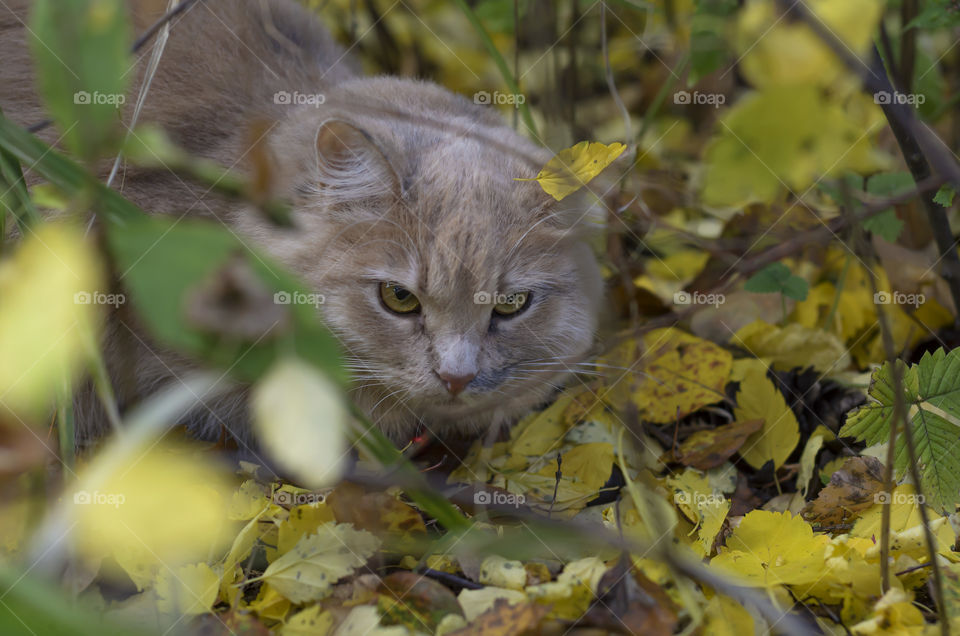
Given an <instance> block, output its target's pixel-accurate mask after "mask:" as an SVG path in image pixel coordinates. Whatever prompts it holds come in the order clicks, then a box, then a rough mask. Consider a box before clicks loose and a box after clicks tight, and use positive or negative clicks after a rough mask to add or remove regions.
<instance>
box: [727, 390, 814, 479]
mask: <svg viewBox="0 0 960 636" xmlns="http://www.w3.org/2000/svg"><path fill="white" fill-rule="evenodd" d="M733 414H734V417H735V418H736V419H737V420H738V421H747V420H758V419H759V420H763V428H761V429H760V430H759V431H757V432H756V433H754V434H753V435H751V436H750V437H748V438H747V441H745V442H744V443H743V446H742V447H741V448H740V456H741V457H743V459H744V460H745V461H746V462H747V463H748V464H750V465H751V466H753V467H754V468H760V467H761V466H763V465H764V464H766V463H767V462H768V461H770V460H771V459H772V460H773V465H774V467H775V468H780V467H781V466H783V463H784V462H785V461H787V458H788V457H789V456H790V453H792V452H793V449H794V448H796V447H797V443H798V442H799V441H800V425H799V424H797V418H796V416H795V415H794V414H793V411H791V410H790V407H788V406H787V402H786V400H784V399H783V394H782V393H780V391H778V390H777V388H776V387H775V386H774V385H773V382H771V381H770V380H769V379H767V377H766V376H765V375H762V374H760V373H757V372H753V373H750V374H749V375H748V376H747V377H746V378H745V379H744V380H743V382H741V383H740V391H739V392H738V393H737V407H736V408H735V409H734V411H733Z"/></svg>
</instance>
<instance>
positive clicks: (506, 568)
mask: <svg viewBox="0 0 960 636" xmlns="http://www.w3.org/2000/svg"><path fill="white" fill-rule="evenodd" d="M477 580H478V581H479V582H480V583H483V584H484V585H493V586H495V587H505V588H507V589H510V590H522V589H523V588H524V586H525V585H526V584H527V571H526V570H525V569H524V567H523V563H521V562H520V561H510V560H508V559H504V558H503V557H502V556H498V555H496V554H494V555H491V556H488V557H487V558H485V559H484V560H483V562H482V563H481V564H480V577H479V578H478V579H477Z"/></svg>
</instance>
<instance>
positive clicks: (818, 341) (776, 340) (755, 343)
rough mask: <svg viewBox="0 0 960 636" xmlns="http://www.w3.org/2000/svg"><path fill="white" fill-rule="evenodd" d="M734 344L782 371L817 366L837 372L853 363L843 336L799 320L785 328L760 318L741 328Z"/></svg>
mask: <svg viewBox="0 0 960 636" xmlns="http://www.w3.org/2000/svg"><path fill="white" fill-rule="evenodd" d="M730 343H731V344H733V345H736V346H738V347H742V348H744V349H746V350H747V351H749V352H750V353H751V354H753V355H754V356H756V357H757V358H760V359H762V360H764V361H765V362H767V363H769V364H771V365H772V366H773V367H774V368H776V369H780V370H781V371H789V370H790V369H793V368H795V367H800V368H801V369H804V368H806V367H813V368H814V369H816V370H817V371H820V372H821V373H831V372H833V373H836V372H839V371H844V370H846V369H847V367H849V366H850V356H849V354H847V349H846V347H844V346H843V343H842V342H840V340H839V338H837V337H836V336H835V335H833V334H832V333H829V332H826V331H823V330H822V329H810V328H807V327H804V326H803V325H799V324H796V323H790V324H789V325H787V326H786V327H782V328H781V327H777V326H776V325H771V324H769V323H767V322H765V321H763V320H756V321H754V322H752V323H750V324H749V325H746V326H745V327H741V328H740V329H739V330H738V331H737V333H736V334H735V335H734V336H733V337H732V338H731V339H730Z"/></svg>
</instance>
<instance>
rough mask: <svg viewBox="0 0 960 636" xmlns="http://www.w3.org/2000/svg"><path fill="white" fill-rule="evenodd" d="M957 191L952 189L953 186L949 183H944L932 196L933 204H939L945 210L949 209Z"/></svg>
mask: <svg viewBox="0 0 960 636" xmlns="http://www.w3.org/2000/svg"><path fill="white" fill-rule="evenodd" d="M956 194H957V191H956V190H954V189H953V186H952V185H950V184H949V183H946V184H944V185H942V186H940V189H939V190H937V193H936V194H935V195H934V196H933V202H934V203H939V204H940V205H942V206H943V207H945V208H949V207H950V206H951V205H953V197H954V196H956Z"/></svg>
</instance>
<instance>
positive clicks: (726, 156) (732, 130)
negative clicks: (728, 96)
mask: <svg viewBox="0 0 960 636" xmlns="http://www.w3.org/2000/svg"><path fill="white" fill-rule="evenodd" d="M874 130H875V131H879V130H880V127H876V128H875V129H874ZM717 131H718V134H717V136H716V137H714V139H712V140H711V141H710V143H709V144H708V145H707V148H706V152H705V156H704V163H705V164H706V172H705V174H704V179H703V193H702V197H703V201H704V203H706V204H707V205H710V206H718V207H743V206H744V205H746V204H748V203H751V202H755V201H760V202H771V201H773V200H774V199H776V197H777V196H778V195H780V194H781V193H782V192H783V191H784V189H790V190H792V191H794V192H796V193H797V195H798V196H799V194H800V193H802V192H803V191H804V190H806V189H807V188H808V187H809V186H810V185H811V184H812V183H813V182H814V180H815V179H818V178H820V177H822V176H833V175H837V174H841V173H842V172H846V171H849V170H854V171H870V170H876V169H878V168H880V167H882V162H881V159H880V157H878V155H877V153H875V152H874V150H873V149H872V148H871V145H870V138H869V135H865V134H864V132H865V131H868V132H870V131H871V129H870V128H865V127H863V126H862V125H861V123H860V122H858V121H855V120H854V118H853V114H851V113H850V112H848V110H847V109H846V108H845V107H844V104H840V103H837V102H836V101H832V100H831V99H830V98H829V97H827V96H825V95H824V94H823V92H822V91H820V90H819V89H818V88H817V87H816V86H813V85H807V84H802V85H796V86H792V85H791V86H771V87H767V88H764V89H763V90H762V91H760V92H758V93H753V94H748V95H746V96H745V97H743V98H742V99H740V100H739V101H738V102H737V103H736V104H735V105H734V106H733V107H731V108H730V109H729V110H728V111H727V112H726V113H725V115H724V116H723V118H722V119H721V123H720V126H719V128H718V129H717Z"/></svg>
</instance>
